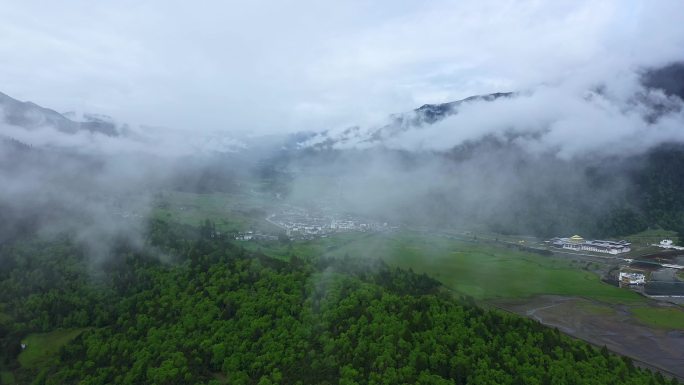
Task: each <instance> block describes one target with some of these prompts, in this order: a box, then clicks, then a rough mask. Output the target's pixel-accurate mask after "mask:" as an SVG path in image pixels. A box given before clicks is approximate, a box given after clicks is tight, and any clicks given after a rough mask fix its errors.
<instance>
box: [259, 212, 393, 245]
mask: <svg viewBox="0 0 684 385" xmlns="http://www.w3.org/2000/svg"><path fill="white" fill-rule="evenodd" d="M266 220H267V221H268V222H270V223H272V224H274V225H276V226H278V227H280V228H282V229H283V230H285V233H286V235H287V236H288V237H290V238H297V239H313V238H316V237H325V236H327V235H328V234H333V233H343V232H353V231H354V232H368V231H391V230H395V229H396V226H390V225H388V224H387V223H386V222H385V223H380V222H376V221H373V220H369V219H363V218H358V217H354V216H352V215H340V214H334V213H324V212H322V211H321V212H315V213H312V212H309V211H307V210H305V209H303V208H299V207H294V206H286V207H284V208H282V209H281V210H280V211H279V212H277V213H274V214H271V215H269V216H268V218H266Z"/></svg>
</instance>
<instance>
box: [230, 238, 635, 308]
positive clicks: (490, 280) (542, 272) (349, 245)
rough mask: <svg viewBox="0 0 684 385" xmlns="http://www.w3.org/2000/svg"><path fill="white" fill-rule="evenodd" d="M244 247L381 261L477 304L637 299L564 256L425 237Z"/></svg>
mask: <svg viewBox="0 0 684 385" xmlns="http://www.w3.org/2000/svg"><path fill="white" fill-rule="evenodd" d="M244 244H245V246H246V247H248V248H252V249H254V250H259V251H261V252H263V253H265V254H267V255H270V256H274V257H281V258H284V257H285V258H286V257H287V256H289V255H297V256H300V257H305V258H306V257H315V256H336V257H342V256H344V255H349V256H350V257H363V258H382V259H383V260H384V261H385V262H387V263H388V264H390V265H393V266H398V267H402V268H406V269H409V268H410V269H413V271H415V272H417V273H426V274H428V275H430V276H432V277H434V278H435V279H438V280H439V281H440V282H442V283H443V284H444V285H445V286H446V287H448V288H451V289H453V290H455V291H458V292H460V293H463V294H467V295H470V296H472V297H474V298H476V299H479V300H491V299H509V298H511V299H512V298H526V297H531V296H534V295H541V294H557V295H567V296H579V297H586V298H592V299H597V300H601V301H607V302H611V303H616V302H620V303H633V302H639V301H642V297H640V296H639V295H637V294H636V293H634V292H632V291H629V290H624V289H620V288H617V287H614V286H611V285H608V284H605V283H603V282H601V281H600V279H599V277H598V276H597V275H596V274H593V273H591V272H588V271H584V270H581V269H579V268H577V267H575V266H572V263H571V261H570V258H568V259H564V258H562V257H546V256H541V255H537V254H532V253H527V252H521V251H518V250H517V248H515V247H505V246H500V245H491V244H486V243H479V242H476V241H465V240H456V239H449V238H446V237H440V236H434V235H429V234H417V233H410V232H401V233H394V234H358V233H356V234H340V235H335V236H331V237H329V238H322V239H317V240H314V241H308V242H293V243H292V244H291V245H281V244H277V243H275V242H274V243H273V246H271V247H268V246H264V245H257V244H254V243H251V244H250V243H249V242H245V243H244Z"/></svg>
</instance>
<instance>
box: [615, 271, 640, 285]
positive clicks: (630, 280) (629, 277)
mask: <svg viewBox="0 0 684 385" xmlns="http://www.w3.org/2000/svg"><path fill="white" fill-rule="evenodd" d="M620 283H622V284H624V285H643V284H645V283H646V276H645V275H643V274H641V273H628V272H624V271H621V272H620Z"/></svg>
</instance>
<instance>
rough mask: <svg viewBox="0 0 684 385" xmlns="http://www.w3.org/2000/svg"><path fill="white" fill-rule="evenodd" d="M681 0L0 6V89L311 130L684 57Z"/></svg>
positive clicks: (161, 119) (168, 122)
mask: <svg viewBox="0 0 684 385" xmlns="http://www.w3.org/2000/svg"><path fill="white" fill-rule="evenodd" d="M683 20H684V1H681V0H670V1H667V0H655V1H654V0H650V1H637V0H613V1H610V0H606V1H596V0H587V1H578V0H569V1H561V0H559V1H501V0H497V1H483V0H474V1H463V0H461V1H431V2H417V1H399V0H386V1H335V2H333V1H314V0H311V1H298V2H294V1H293V2H284V1H259V0H257V1H240V2H224V1H221V2H219V1H199V2H189V1H169V0H164V1H161V0H160V1H139V0H136V1H128V0H120V1H88V0H73V1H62V2H56V1H34V0H22V1H3V2H0V57H1V58H2V59H1V60H0V91H2V92H5V93H7V94H9V95H10V96H13V97H15V98H18V99H21V100H31V101H34V102H36V103H38V104H41V105H43V106H47V107H51V108H54V109H56V110H58V111H60V112H65V111H70V110H77V111H86V112H95V113H104V114H109V115H112V116H113V117H115V118H116V119H117V120H120V121H128V122H131V123H134V124H147V125H154V126H165V127H172V128H175V129H183V130H211V131H215V130H227V131H257V132H260V133H261V132H284V131H296V130H320V129H326V128H331V127H339V126H344V125H347V124H352V123H361V124H363V123H364V122H368V121H372V120H374V119H379V118H380V117H384V116H386V114H389V113H393V112H400V111H405V110H409V109H412V108H414V107H417V106H420V105H422V104H424V103H437V102H445V101H450V100H455V99H459V98H463V97H467V96H470V95H473V94H483V93H490V92H497V91H511V90H525V89H531V88H535V87H539V86H540V85H549V84H555V83H558V82H576V83H577V86H578V87H584V86H587V85H591V84H592V83H594V82H597V81H599V80H601V79H603V78H605V77H606V76H616V74H621V73H624V72H629V71H632V70H634V69H637V68H639V67H642V66H649V65H657V64H662V63H665V62H668V61H673V60H678V59H679V60H681V59H682V58H683V56H684V22H682V21H683Z"/></svg>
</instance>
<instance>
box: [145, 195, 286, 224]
mask: <svg viewBox="0 0 684 385" xmlns="http://www.w3.org/2000/svg"><path fill="white" fill-rule="evenodd" d="M156 203H157V205H158V206H157V207H156V208H155V209H154V211H153V214H154V215H155V216H157V217H159V218H162V219H164V220H172V221H174V222H178V223H183V224H188V225H192V226H198V225H200V224H202V223H203V222H204V221H205V220H206V219H209V220H211V221H213V222H214V223H215V224H216V227H217V228H218V229H219V230H220V231H224V232H238V231H245V230H249V229H251V230H263V231H267V232H278V231H280V229H279V228H278V227H276V226H274V225H272V224H270V223H268V222H267V221H265V220H264V219H265V218H266V216H267V215H268V212H267V210H268V200H267V197H265V196H263V194H260V193H257V192H241V193H234V194H229V193H210V194H196V193H185V192H178V191H169V192H164V193H163V194H161V197H160V198H159V199H158V201H157V202H156Z"/></svg>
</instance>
